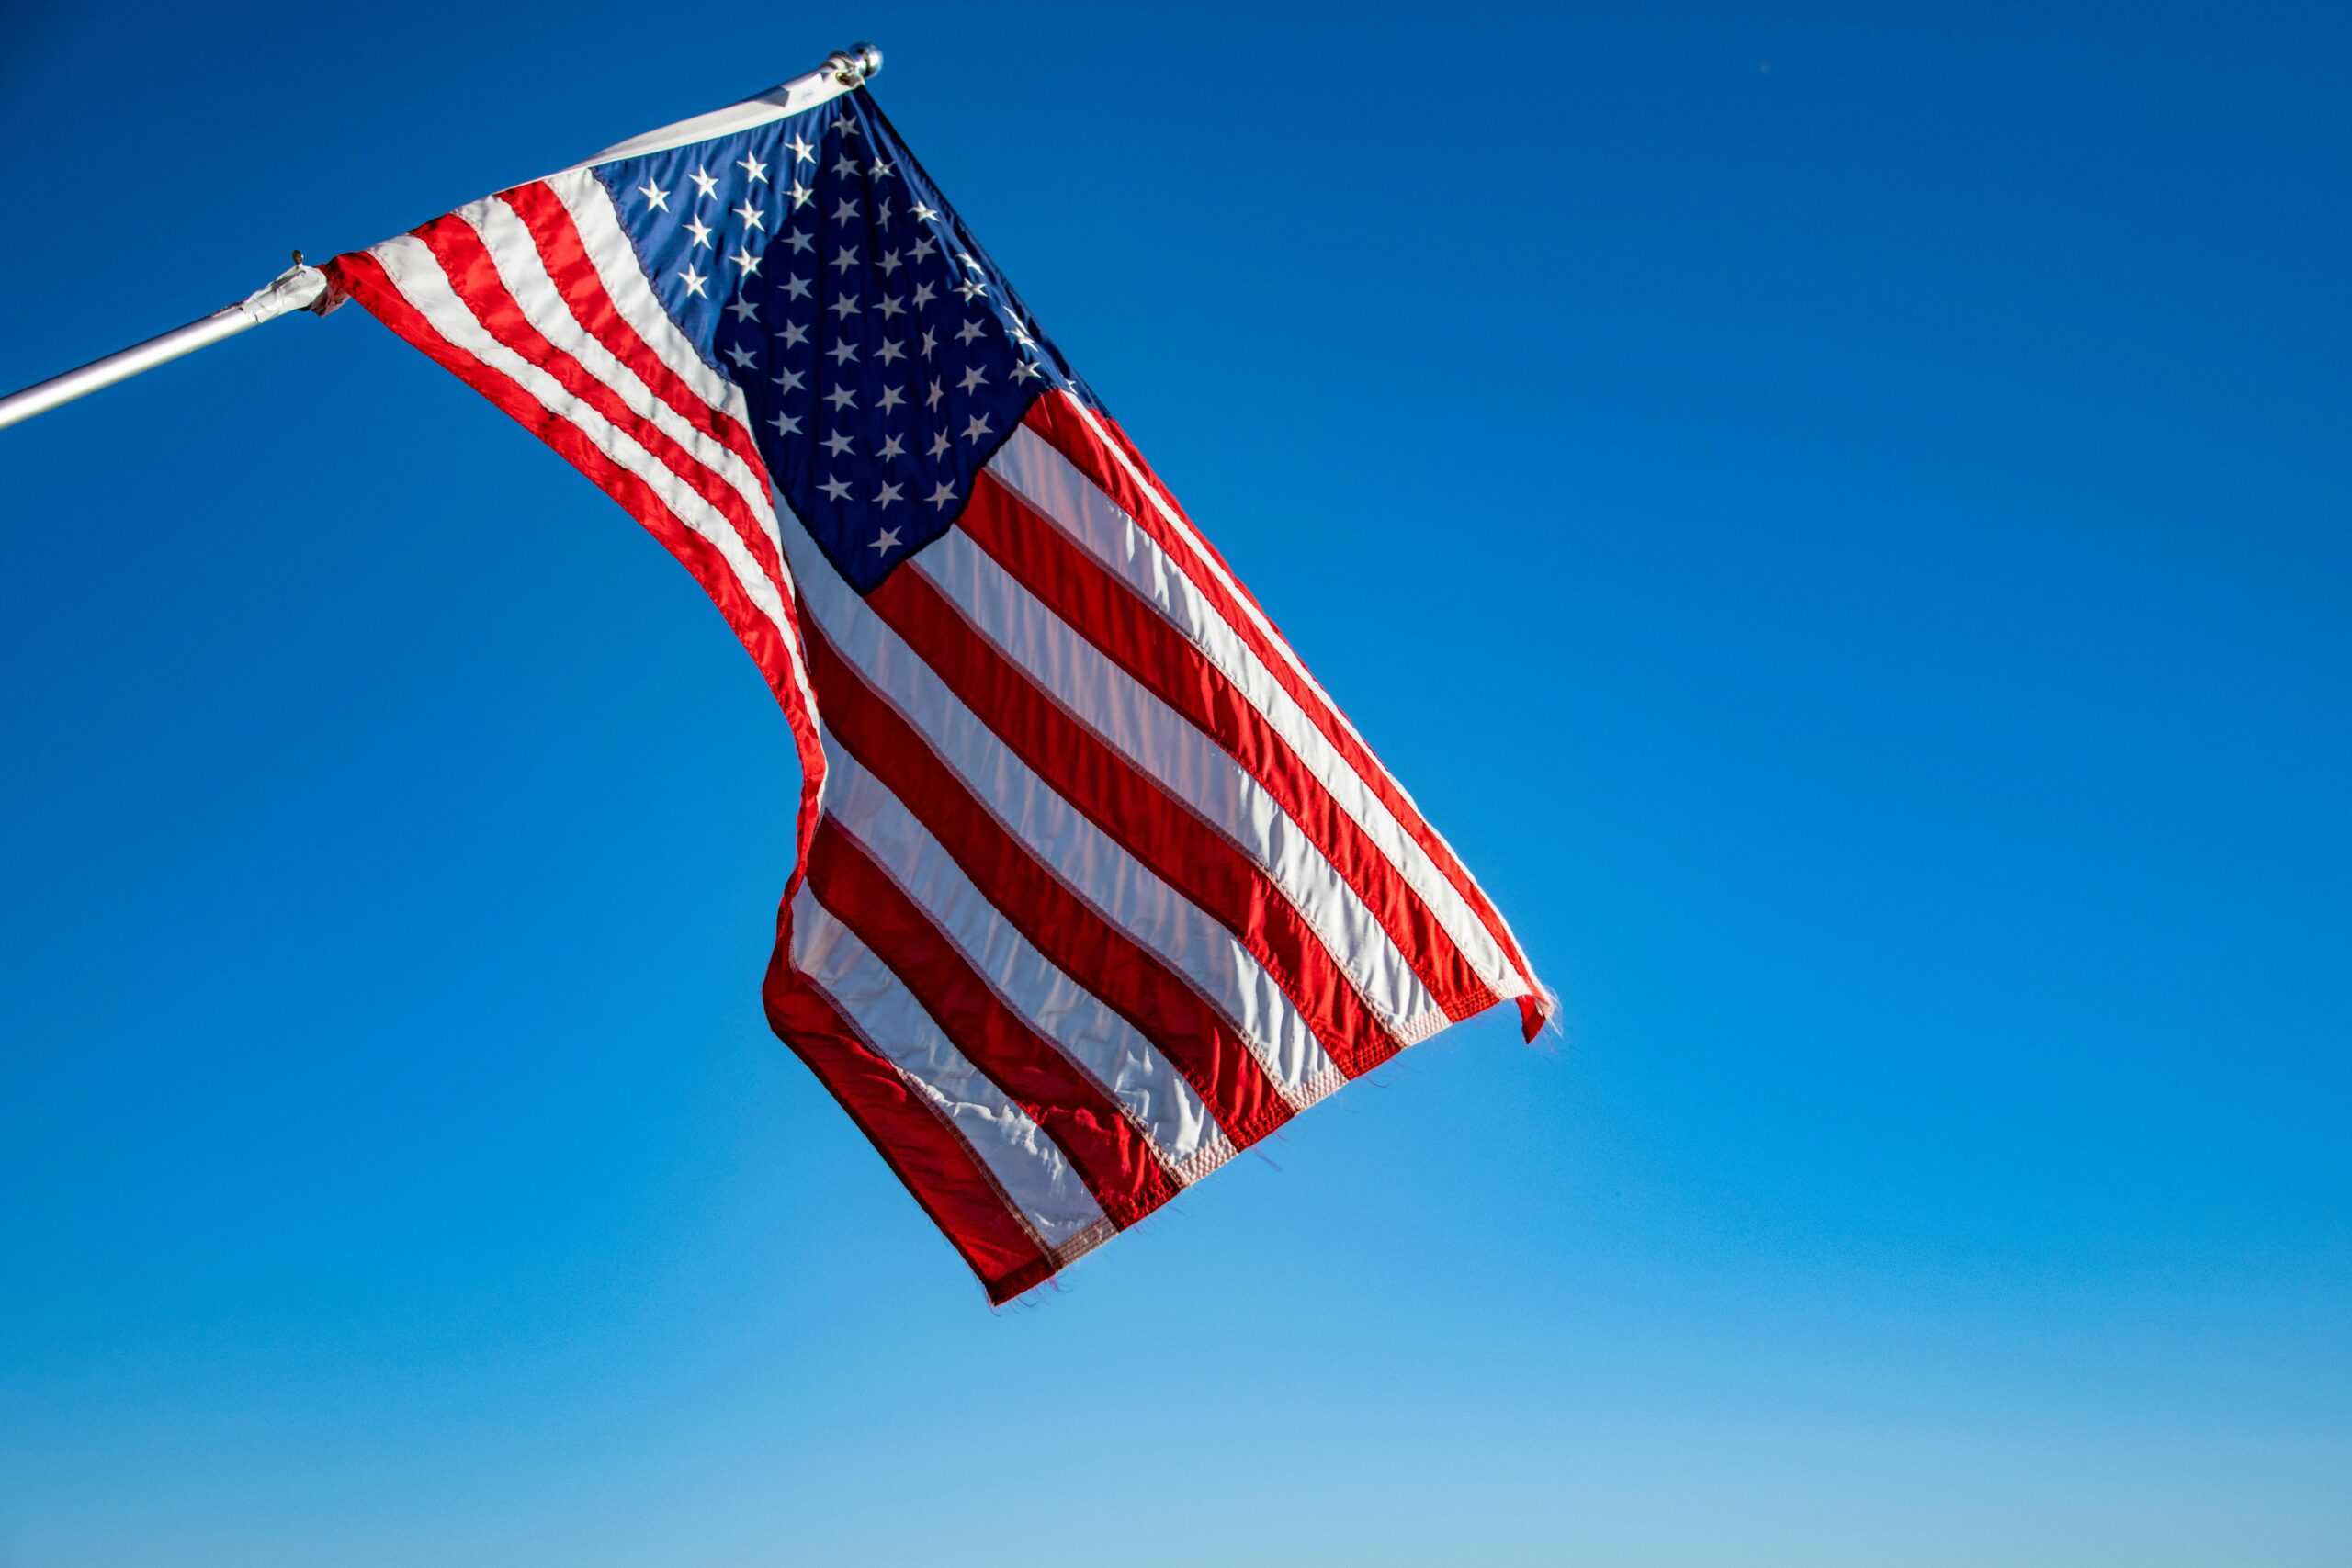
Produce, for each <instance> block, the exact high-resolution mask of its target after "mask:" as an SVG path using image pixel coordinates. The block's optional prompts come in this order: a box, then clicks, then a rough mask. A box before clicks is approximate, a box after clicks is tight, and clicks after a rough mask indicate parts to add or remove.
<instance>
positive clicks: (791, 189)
mask: <svg viewBox="0 0 2352 1568" xmlns="http://www.w3.org/2000/svg"><path fill="white" fill-rule="evenodd" d="M784 194H785V195H786V196H788V197H791V198H792V209H793V210H794V211H795V212H797V211H799V210H800V209H802V208H804V207H806V206H808V205H809V197H812V196H814V195H816V194H817V193H816V192H815V191H813V190H810V189H809V187H808V186H804V185H802V184H801V183H800V182H799V181H798V180H797V179H796V180H794V181H793V182H792V184H791V185H790V186H786V189H785V193H784Z"/></svg>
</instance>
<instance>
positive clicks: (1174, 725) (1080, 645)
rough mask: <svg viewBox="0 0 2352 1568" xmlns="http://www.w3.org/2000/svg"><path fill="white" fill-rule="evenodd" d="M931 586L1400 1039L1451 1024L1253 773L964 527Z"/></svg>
mask: <svg viewBox="0 0 2352 1568" xmlns="http://www.w3.org/2000/svg"><path fill="white" fill-rule="evenodd" d="M909 565H910V568H911V569H912V570H916V571H917V572H919V573H921V574H922V576H923V577H924V578H926V579H928V580H929V581H931V582H932V583H933V585H934V586H936V587H937V588H938V589H939V591H940V592H941V593H942V594H944V596H945V597H946V598H947V599H948V600H949V601H950V602H951V603H953V604H955V605H956V607H957V608H958V609H960V610H962V611H963V612H964V615H965V618H966V619H967V620H969V621H970V622H971V623H972V625H973V626H976V627H977V628H978V630H979V632H980V634H981V635H982V636H983V637H987V638H988V640H989V641H990V642H992V643H994V644H995V645H996V646H997V647H998V648H999V649H1001V650H1002V651H1003V652H1004V653H1005V654H1006V655H1007V656H1008V657H1009V658H1011V659H1012V661H1013V662H1014V663H1016V664H1018V665H1020V666H1021V667H1022V668H1023V669H1024V670H1026V671H1029V673H1030V674H1031V675H1032V676H1033V677H1035V680H1036V681H1037V682H1038V684H1039V685H1041V686H1043V687H1044V688H1045V689H1046V691H1048V692H1051V693H1052V694H1054V696H1055V698H1056V700H1057V702H1058V703H1059V704H1060V705H1061V706H1062V707H1063V708H1064V709H1066V710H1067V711H1068V712H1069V713H1070V714H1071V716H1074V717H1075V718H1077V719H1078V720H1079V722H1080V723H1081V724H1083V725H1085V726H1086V727H1087V728H1090V729H1091V730H1093V731H1094V733H1095V734H1096V735H1098V736H1100V737H1101V738H1102V739H1103V740H1104V741H1106V742H1108V743H1109V744H1110V745H1111V746H1112V747H1113V748H1114V750H1118V751H1121V752H1123V753H1125V755H1126V756H1127V758H1128V759H1129V760H1130V761H1134V762H1135V763H1136V765H1137V766H1138V767H1139V768H1141V769H1142V770H1143V772H1144V773H1146V774H1147V775H1148V776H1150V777H1152V778H1154V779H1157V780H1158V781H1159V783H1160V784H1162V785H1164V786H1165V787H1166V788H1167V789H1168V791H1169V792H1170V794H1171V795H1174V796H1175V797H1176V798H1177V799H1178V800H1179V801H1181V802H1182V803H1183V804H1184V805H1186V806H1188V807H1191V808H1192V810H1193V815H1195V816H1197V817H1198V818H1201V819H1202V820H1203V821H1204V822H1205V823H1207V824H1208V826H1209V827H1210V828H1211V829H1213V830H1215V831H1216V832H1217V833H1219V834H1220V835H1222V836H1223V837H1224V838H1226V839H1227V840H1228V841H1229V842H1231V843H1232V844H1233V845H1234V847H1235V850H1236V852H1238V853H1239V854H1242V855H1244V856H1246V857H1247V858H1248V859H1249V860H1250V861H1251V862H1253V863H1255V864H1256V865H1257V866H1258V868H1259V869H1260V870H1261V871H1263V872H1264V873H1265V874H1266V875H1267V876H1268V877H1269V878H1270V879H1271V880H1272V882H1273V884H1274V886H1277V887H1279V888H1280V889H1281V890H1282V893H1283V897H1285V898H1287V899H1288V900H1289V901H1290V904H1291V906H1292V907H1293V908H1295V909H1296V910H1297V911H1298V913H1299V914H1300V916H1301V917H1302V918H1303V919H1305V920H1306V924H1307V925H1308V927H1309V928H1311V929H1312V930H1313V931H1314V932H1315V934H1316V936H1317V938H1318V939H1319V940H1320V941H1321V942H1322V945H1323V946H1324V948H1325V949H1326V950H1327V951H1328V952H1329V953H1330V956H1331V958H1332V960H1333V961H1334V962H1335V963H1336V964H1338V965H1339V967H1340V970H1341V971H1342V972H1343V973H1345V974H1346V975H1347V976H1348V977H1349V979H1350V980H1351V981H1353V982H1354V984H1355V987H1356V989H1357V991H1359V992H1360V993H1361V994H1362V995H1363V999H1364V1001H1365V1002H1366V1003H1367V1004H1368V1005H1369V1006H1370V1007H1371V1009H1372V1010H1373V1012H1374V1014H1375V1015H1377V1016H1378V1017H1379V1018H1380V1019H1381V1021H1383V1022H1384V1023H1385V1025H1386V1027H1387V1029H1388V1032H1390V1033H1391V1034H1392V1035H1395V1036H1397V1038H1398V1039H1399V1041H1400V1042H1401V1041H1403V1040H1405V1039H1408V1038H1410V1039H1416V1040H1418V1039H1419V1038H1421V1037H1423V1036H1425V1035H1427V1034H1429V1033H1430V1032H1433V1031H1434V1030H1436V1029H1438V1028H1441V1027H1442V1026H1443V1024H1444V1023H1445V1013H1444V1010H1443V1009H1442V1008H1440V1007H1439V1006H1438V1004H1437V1000H1436V998H1433V997H1431V996H1430V993H1429V990H1428V988H1427V987H1424V986H1423V985H1422V984H1421V980H1420V976H1418V975H1416V974H1415V973H1414V972H1413V965H1412V961H1411V960H1410V959H1408V958H1407V957H1406V956H1405V954H1404V953H1402V952H1401V951H1399V950H1398V948H1397V944H1396V942H1394V941H1393V940H1392V939H1391V938H1390V937H1389V935H1388V932H1387V931H1386V930H1385V928H1383V927H1382V925H1381V923H1380V921H1379V920H1378V919H1377V918H1375V917H1374V914H1373V912H1372V910H1371V908H1369V907H1368V906H1367V905H1366V904H1365V903H1364V901H1363V898H1362V897H1359V896H1358V895H1357V893H1356V890H1355V889H1354V888H1352V887H1351V886H1348V882H1347V879H1346V878H1345V877H1342V876H1341V875H1340V874H1339V873H1338V872H1337V871H1336V870H1334V869H1333V868H1332V865H1331V863H1330V862H1329V860H1326V859H1325V858H1324V856H1323V853H1322V852H1321V851H1320V850H1318V849H1317V848H1316V846H1315V842H1314V840H1312V839H1310V838H1308V837H1307V835H1306V832H1305V831H1303V830H1302V829H1300V828H1299V826H1298V824H1297V823H1296V822H1295V821H1293V820H1292V819H1291V818H1290V816H1289V815H1288V814H1287V813H1286V812H1284V811H1283V808H1282V806H1281V804H1280V803H1279V802H1277V801H1276V800H1275V799H1274V797H1273V796H1272V795H1270V794H1268V793H1267V792H1266V788H1265V786H1264V785H1263V784H1260V783H1259V782H1258V780H1257V779H1256V778H1255V777H1253V776H1252V775H1251V774H1250V772H1249V770H1248V769H1246V768H1244V767H1242V765H1241V764H1240V763H1238V762H1237V761H1234V760H1233V758H1232V757H1231V756H1229V755H1228V754H1227V752H1226V750H1225V749H1224V748H1223V747H1221V746H1219V745H1218V744H1217V743H1216V741H1215V740H1214V739H1211V738H1210V737H1208V736H1207V735H1204V734H1203V733H1202V732H1201V731H1200V730H1199V729H1198V728H1195V727H1194V726H1193V722H1192V721H1191V720H1190V719H1188V718H1186V717H1184V716H1183V715H1182V714H1180V713H1178V712H1176V711H1175V710H1174V709H1173V708H1171V707H1170V706H1169V705H1167V704H1166V703H1164V702H1162V701H1160V699H1159V696H1157V695H1156V694H1153V693H1152V692H1151V691H1149V690H1148V689H1147V688H1146V687H1145V686H1144V685H1143V683H1142V682H1138V681H1137V680H1136V678H1135V677H1134V676H1132V675H1130V674H1128V673H1127V672H1126V671H1125V670H1122V669H1121V668H1119V666H1118V665H1117V664H1115V663H1114V662H1112V660H1110V659H1109V658H1108V657H1107V656H1106V655H1105V654H1104V653H1103V651H1102V649H1098V648H1096V647H1095V646H1094V645H1093V644H1092V643H1091V642H1090V641H1088V640H1087V639H1086V638H1085V637H1082V636H1080V634H1079V632H1078V631H1077V630H1076V629H1074V628H1073V627H1072V626H1070V624H1069V622H1067V621H1065V620H1063V619H1062V618H1061V617H1060V616H1059V615H1056V614H1055V613H1054V612H1053V610H1052V609H1051V608H1050V607H1048V606H1047V605H1046V604H1044V603H1043V602H1041V601H1040V600H1039V599H1037V597H1036V596H1035V595H1034V594H1032V593H1031V592H1029V591H1028V589H1026V588H1025V587H1023V585H1022V584H1021V583H1020V582H1019V581H1016V580H1015V579H1014V578H1013V577H1012V574H1011V573H1009V572H1007V571H1006V570H1004V568H1003V567H1002V566H1001V565H1000V564H998V563H997V561H996V560H994V559H993V558H990V557H989V554H988V552H987V551H985V550H983V549H981V548H980V547H978V545H976V544H974V543H973V542H972V540H971V538H970V537H969V536H967V535H965V534H964V533H962V532H961V531H955V532H950V533H949V534H948V535H946V536H944V538H942V539H940V540H939V541H938V542H937V543H935V544H933V545H932V546H931V547H928V548H927V549H925V550H924V551H923V552H922V554H921V555H918V556H916V557H915V558H913V559H912V560H911V561H910V563H909Z"/></svg>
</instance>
